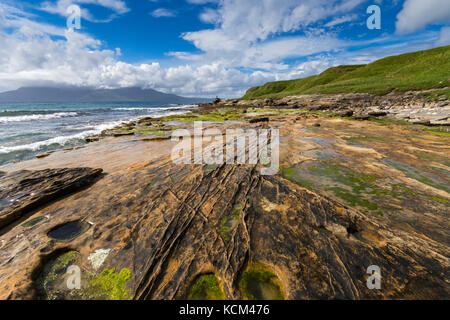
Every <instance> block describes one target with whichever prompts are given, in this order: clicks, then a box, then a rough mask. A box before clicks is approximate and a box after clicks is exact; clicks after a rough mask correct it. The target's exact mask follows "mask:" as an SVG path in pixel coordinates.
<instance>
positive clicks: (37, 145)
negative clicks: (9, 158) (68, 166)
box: [0, 121, 123, 154]
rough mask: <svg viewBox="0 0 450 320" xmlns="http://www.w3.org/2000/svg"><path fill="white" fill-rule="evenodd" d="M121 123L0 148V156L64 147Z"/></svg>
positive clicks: (102, 125)
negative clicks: (55, 146)
mask: <svg viewBox="0 0 450 320" xmlns="http://www.w3.org/2000/svg"><path fill="white" fill-rule="evenodd" d="M121 123H123V121H114V122H108V123H103V124H100V125H98V126H96V127H95V128H94V129H92V130H87V131H83V132H80V133H77V134H74V135H70V136H58V137H55V138H51V139H48V140H44V141H37V142H34V143H29V144H24V145H18V146H10V147H8V146H5V147H0V154H7V153H11V152H17V151H38V150H40V149H43V148H44V147H48V146H51V145H60V146H65V145H66V144H68V143H69V142H76V141H79V140H84V139H85V138H86V137H89V136H93V135H96V134H100V133H101V132H102V131H104V130H107V129H112V128H114V127H117V126H118V125H120V124H121Z"/></svg>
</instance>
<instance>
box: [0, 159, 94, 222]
mask: <svg viewBox="0 0 450 320" xmlns="http://www.w3.org/2000/svg"><path fill="white" fill-rule="evenodd" d="M101 173H102V169H90V168H78V169H48V170H41V171H27V170H23V171H17V172H13V173H9V174H2V175H0V230H1V229H2V228H4V227H6V226H7V225H8V224H10V223H12V222H14V221H16V220H18V219H21V218H23V217H24V216H26V215H27V214H28V213H29V212H30V211H32V210H34V209H36V208H38V207H40V206H42V205H45V204H46V203H48V202H51V201H53V200H55V199H57V198H58V197H62V196H64V195H67V194H69V193H71V192H75V191H78V190H79V189H81V188H83V187H86V186H88V185H90V184H91V183H92V182H94V181H95V180H96V179H97V178H98V177H99V176H100V174H101Z"/></svg>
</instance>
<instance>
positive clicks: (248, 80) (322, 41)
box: [0, 0, 450, 97]
mask: <svg viewBox="0 0 450 320" xmlns="http://www.w3.org/2000/svg"><path fill="white" fill-rule="evenodd" d="M187 1H188V2H190V3H195V4H198V5H204V4H207V8H205V9H203V11H202V14H201V15H200V19H201V20H202V21H203V22H207V23H211V24H213V25H212V26H209V27H208V29H204V30H200V31H195V32H186V33H184V34H182V35H181V36H182V38H183V39H184V40H186V41H189V42H191V43H192V44H193V45H194V46H195V47H196V48H197V49H198V51H197V52H196V53H190V52H176V51H174V52H169V53H167V56H168V57H170V59H172V60H171V64H172V65H173V66H172V67H162V66H161V65H160V64H159V63H158V62H149V63H142V64H131V63H126V62H124V61H121V59H123V58H122V57H121V50H120V48H115V49H114V50H109V49H107V48H106V47H105V45H104V43H102V42H101V41H100V40H98V39H96V38H95V37H93V36H90V35H88V34H85V33H81V32H78V31H75V32H74V31H72V32H69V31H67V30H66V29H65V28H61V27H57V26H54V25H50V24H46V23H42V22H39V21H38V20H37V17H35V16H32V15H30V14H28V13H26V12H24V11H22V10H21V9H18V8H16V7H14V6H11V5H10V6H7V5H6V4H5V3H0V43H1V46H0V87H2V88H5V89H15V88H17V87H19V86H24V85H56V84H67V85H78V86H94V87H103V88H117V87H127V86H141V87H144V88H154V89H156V90H161V91H164V92H168V93H176V94H181V95H186V96H215V95H217V94H219V95H220V96H222V97H237V96H241V95H242V94H243V93H244V91H245V90H246V89H247V88H249V87H251V86H254V85H260V84H262V83H265V82H267V81H275V80H286V79H294V78H299V77H306V76H309V75H312V74H317V73H319V72H321V71H323V70H324V69H326V68H328V67H331V66H335V65H339V64H354V63H367V62H370V61H373V60H375V59H377V58H380V57H383V56H386V55H389V54H396V53H402V52H405V51H408V49H411V48H412V47H411V42H409V43H407V44H406V43H405V44H404V46H403V47H401V46H398V47H394V46H393V47H390V48H389V47H386V46H378V49H376V47H375V45H376V44H373V45H374V47H373V48H371V49H370V50H367V51H366V52H364V50H363V51H361V50H358V51H353V52H347V51H346V48H348V47H349V46H351V45H352V43H351V42H348V41H344V40H342V39H339V38H338V37H337V36H336V35H334V34H333V33H332V32H329V33H327V34H324V33H322V32H321V31H320V30H316V29H315V28H316V26H317V23H318V22H320V23H321V24H322V25H325V24H328V26H329V27H332V26H333V25H337V24H341V23H345V22H349V21H350V20H352V19H353V18H354V16H353V15H352V13H353V12H352V10H354V8H355V7H356V6H358V5H359V4H361V3H362V2H364V0H348V1H343V0H317V1H306V0H283V1H280V0H245V1H243V0H187ZM407 1H409V0H407ZM69 2H71V3H72V1H65V0H58V1H56V2H55V1H54V2H46V4H45V3H44V5H43V6H42V7H41V9H45V10H47V11H49V12H53V13H56V14H61V15H65V14H66V11H65V9H66V8H65V7H64V6H65V5H66V4H67V3H69ZM73 2H75V3H79V4H82V3H89V4H96V5H101V6H104V7H106V8H109V9H110V10H112V11H113V12H114V14H122V13H124V12H126V11H127V10H129V9H128V8H127V7H126V4H125V1H120V0H80V1H73ZM63 9H64V10H63ZM161 13H162V14H161ZM159 14H160V15H159V16H160V17H163V16H169V15H168V14H164V12H163V11H159ZM92 18H93V17H92ZM93 19H94V18H93ZM298 30H302V31H303V32H302V33H300V34H296V35H294V34H293V32H295V31H298ZM449 33H450V31H449V30H448V29H446V28H443V29H442V31H441V33H440V34H439V33H438V32H436V33H435V34H433V35H432V37H431V36H430V38H432V39H433V40H432V42H431V43H443V44H445V43H446V42H448V41H449V37H450V36H449ZM408 37H410V36H408ZM391 40H392V39H391ZM421 40H423V38H422V39H421ZM373 41H375V40H373ZM377 41H380V42H381V41H382V39H377ZM383 41H384V40H383ZM353 44H354V43H353ZM362 44H363V43H361V41H360V42H358V45H362ZM426 46H427V44H423V43H418V44H417V46H415V47H414V46H413V47H414V49H415V48H420V49H426V48H427V47H426ZM371 47H372V46H371ZM418 50H419V49H418ZM296 59H298V60H299V61H297V62H293V61H295V60H296ZM287 60H289V62H286V61H287Z"/></svg>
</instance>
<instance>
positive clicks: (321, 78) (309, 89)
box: [243, 46, 450, 99]
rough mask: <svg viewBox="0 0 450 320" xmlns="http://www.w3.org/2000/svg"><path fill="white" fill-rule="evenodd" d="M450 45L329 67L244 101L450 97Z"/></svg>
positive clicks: (253, 92)
mask: <svg viewBox="0 0 450 320" xmlns="http://www.w3.org/2000/svg"><path fill="white" fill-rule="evenodd" d="M449 86H450V46H446V47H439V48H435V49H430V50H425V51H418V52H413V53H407V54H402V55H399V56H392V57H387V58H384V59H381V60H377V61H375V62H373V63H370V64H367V65H349V66H339V67H334V68H330V69H328V70H326V71H324V72H322V73H321V74H319V75H316V76H311V77H308V78H303V79H297V80H289V81H277V82H269V83H266V84H265V85H263V86H259V87H253V88H250V89H249V90H248V91H247V93H246V94H245V96H244V97H243V99H260V98H280V97H285V96H291V95H301V94H317V93H325V94H332V93H345V92H366V93H373V94H379V95H382V94H387V93H389V92H391V91H394V90H395V91H409V90H425V89H434V88H445V89H441V90H439V91H437V94H438V95H446V96H447V97H448V96H449V94H450V89H448V88H447V87H449Z"/></svg>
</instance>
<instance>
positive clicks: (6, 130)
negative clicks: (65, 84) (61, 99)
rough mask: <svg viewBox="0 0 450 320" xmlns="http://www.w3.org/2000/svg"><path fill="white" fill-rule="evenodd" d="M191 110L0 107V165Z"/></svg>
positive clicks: (142, 106) (121, 105)
mask: <svg viewBox="0 0 450 320" xmlns="http://www.w3.org/2000/svg"><path fill="white" fill-rule="evenodd" d="M192 107H195V106H193V105H174V104H167V105H161V104H151V103H138V102H132V103H73V104H68V103H33V104H31V103H14V104H0V165H3V164H6V163H9V162H16V161H22V160H26V159H31V158H33V157H35V156H36V154H38V153H42V152H46V151H51V150H55V149H59V148H67V147H73V146H79V145H82V144H84V143H85V138H86V137H88V136H91V135H95V134H99V133H101V132H102V131H103V130H106V129H111V128H113V127H115V126H118V125H120V124H121V123H123V122H128V121H134V120H137V119H139V118H143V117H158V116H164V115H171V114H183V113H186V112H188V111H187V108H192ZM184 109H185V110H184Z"/></svg>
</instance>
